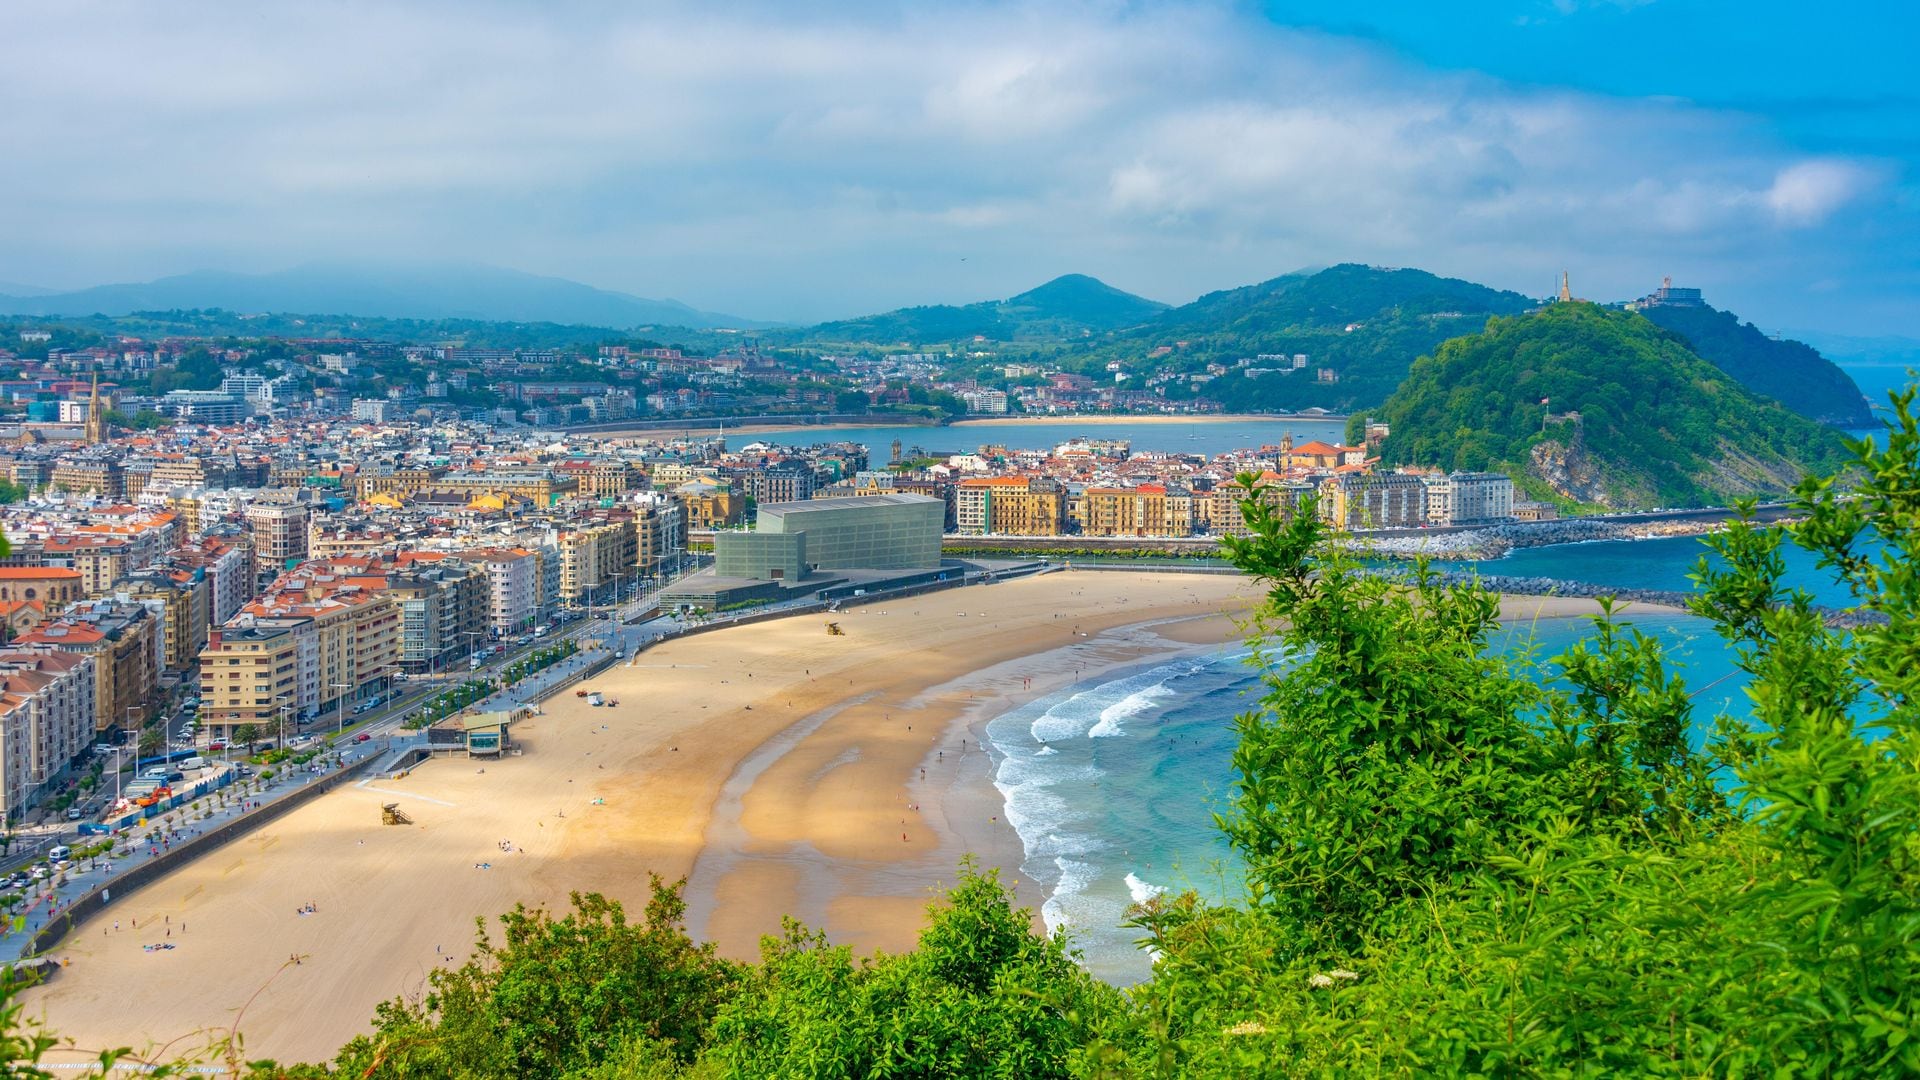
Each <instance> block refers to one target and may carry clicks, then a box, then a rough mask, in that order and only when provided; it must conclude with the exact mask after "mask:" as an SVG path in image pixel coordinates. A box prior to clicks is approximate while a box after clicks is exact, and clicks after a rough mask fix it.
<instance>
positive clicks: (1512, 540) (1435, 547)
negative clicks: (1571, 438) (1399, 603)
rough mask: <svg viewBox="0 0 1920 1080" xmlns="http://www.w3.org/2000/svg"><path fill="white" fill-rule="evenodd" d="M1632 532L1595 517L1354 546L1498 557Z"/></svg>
mask: <svg viewBox="0 0 1920 1080" xmlns="http://www.w3.org/2000/svg"><path fill="white" fill-rule="evenodd" d="M1633 535H1634V534H1633V533H1631V532H1629V531H1628V529H1627V528H1625V527H1623V526H1621V525H1619V524H1616V523H1615V522H1611V521H1605V520H1600V519H1595V518H1567V519H1565V520H1562V521H1528V522H1513V523H1511V524H1506V525H1489V526H1487V527H1486V528H1484V529H1467V530H1465V531H1462V532H1436V533H1422V534H1420V535H1417V536H1373V537H1357V538H1355V541H1354V546H1355V547H1356V549H1358V551H1359V552H1360V553H1361V554H1363V555H1370V556H1374V557H1377V558H1386V559H1413V558H1418V557H1420V556H1423V555H1424V556H1426V557H1427V558H1429V559H1449V560H1452V559H1461V560H1473V561H1481V560H1485V559H1497V558H1499V557H1500V556H1502V555H1505V554H1506V553H1507V552H1509V551H1512V550H1513V549H1515V548H1523V547H1545V546H1547V545H1548V544H1579V543H1585V542H1587V541H1590V540H1626V539H1629V538H1631V537H1632V536H1633Z"/></svg>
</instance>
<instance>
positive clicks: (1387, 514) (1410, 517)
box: [1320, 473, 1427, 529]
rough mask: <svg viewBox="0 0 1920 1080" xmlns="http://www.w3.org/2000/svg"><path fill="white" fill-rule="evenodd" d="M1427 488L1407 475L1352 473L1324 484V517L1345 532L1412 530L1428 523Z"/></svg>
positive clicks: (1321, 515) (1322, 488)
mask: <svg viewBox="0 0 1920 1080" xmlns="http://www.w3.org/2000/svg"><path fill="white" fill-rule="evenodd" d="M1426 500H1427V493H1426V485H1425V484H1423V483H1421V481H1420V478H1419V477H1418V476H1412V475H1409V474H1407V473H1348V474H1345V475H1343V476H1337V477H1331V478H1329V479H1327V480H1326V481H1325V482H1324V483H1322V484H1321V488H1320V517H1321V520H1323V521H1326V522H1327V523H1328V524H1331V525H1333V526H1335V527H1336V528H1341V529H1409V528H1415V527H1417V526H1419V525H1420V524H1421V522H1423V521H1425V520H1426V514H1427V501H1426Z"/></svg>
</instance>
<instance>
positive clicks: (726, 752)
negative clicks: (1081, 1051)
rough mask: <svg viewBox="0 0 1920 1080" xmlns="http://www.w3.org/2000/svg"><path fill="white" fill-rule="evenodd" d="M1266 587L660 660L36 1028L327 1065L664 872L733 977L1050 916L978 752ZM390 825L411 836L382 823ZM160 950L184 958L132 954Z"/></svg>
mask: <svg viewBox="0 0 1920 1080" xmlns="http://www.w3.org/2000/svg"><path fill="white" fill-rule="evenodd" d="M1249 585H1250V583H1249V582H1247V581H1246V580H1245V579H1241V578H1235V577H1228V576H1224V575H1192V574H1167V573H1153V572H1140V573H1113V572H1100V573H1085V574H1075V573H1072V572H1065V571H1062V572H1056V573H1052V574H1046V575H1040V576H1036V577H1031V578H1021V579H1015V580H1012V581H1005V582H1000V583H997V584H992V585H983V586H977V587H972V588H968V589H961V590H952V591H950V592H944V593H936V594H927V595H923V596H918V597H909V598H905V599H902V600H886V601H876V602H875V603H873V604H870V605H866V606H863V607H856V608H852V609H848V610H845V611H842V612H841V613H839V619H840V621H841V622H842V625H843V626H844V627H845V628H846V629H847V631H848V635H847V636H846V637H835V638H829V637H827V636H826V635H825V634H824V633H823V632H822V631H821V629H820V626H819V625H818V623H817V621H816V620H814V619H811V618H800V617H794V618H788V619H781V620H771V621H768V622H765V623H757V624H750V625H746V626H740V627H733V628H729V629H727V630H724V631H720V632H716V633H712V634H705V635H698V636H695V637H690V638H685V639H680V640H677V641H671V642H668V643H664V644H662V645H661V646H658V647H656V648H655V649H652V650H649V651H647V652H644V653H641V654H639V656H638V657H636V658H635V659H634V661H633V662H632V663H631V664H630V665H616V666H615V667H613V668H610V669H608V670H606V671H604V672H602V673H601V674H599V675H597V676H595V677H594V678H593V679H591V680H590V684H591V686H592V687H593V688H594V689H598V690H601V691H602V692H603V693H606V694H607V695H608V696H609V697H611V698H614V699H620V698H624V699H626V703H625V704H624V705H622V706H621V707H619V708H617V709H611V710H609V709H595V708H592V707H590V706H588V705H587V704H586V703H585V701H584V700H582V699H579V698H576V697H573V696H570V695H562V696H560V697H556V698H550V699H548V700H547V701H546V702H545V703H544V706H543V711H542V713H541V714H540V715H537V716H534V717H532V718H530V719H529V721H528V722H527V723H526V724H524V725H523V726H519V727H516V733H515V742H516V744H517V750H518V751H519V752H518V753H516V754H513V755H509V756H507V757H504V758H501V759H497V760H491V761H487V762H485V763H478V762H474V761H470V760H465V759H440V760H436V761H434V762H431V763H428V764H426V765H423V766H421V767H419V768H417V769H415V770H413V771H412V772H411V773H410V774H408V775H406V776H403V777H396V778H392V779H383V780H369V781H364V782H362V783H359V784H354V785H349V786H345V787H342V788H340V789H339V790H337V791H334V792H330V793H328V794H326V795H324V796H321V797H319V798H317V799H315V800H313V801H312V802H311V803H309V804H307V805H305V806H303V807H301V808H299V809H297V810H295V811H293V812H291V813H289V814H287V815H286V816H285V817H283V818H281V819H279V820H278V821H276V822H274V823H272V824H271V825H269V826H266V827H264V828H262V829H260V830H259V831H258V832H256V833H254V834H251V835H249V836H248V837H246V838H244V839H241V840H237V841H235V842H233V843H232V844H230V845H228V846H226V847H224V848H222V849H221V850H220V851H219V852H216V853H211V854H209V855H208V856H206V857H203V858H201V859H198V860H195V861H194V862H192V863H189V864H187V865H184V866H182V867H180V868H178V869H176V870H174V871H172V872H170V873H169V874H168V875H166V876H165V877H163V878H161V879H159V880H157V881H155V882H154V883H153V884H152V885H149V886H147V887H145V888H143V889H142V890H140V891H139V892H137V893H134V894H131V895H129V896H127V897H125V898H124V899H117V900H116V901H115V902H114V903H113V905H112V906H111V907H110V908H109V909H108V910H107V911H106V912H105V913H104V914H103V915H101V916H97V917H95V918H93V919H91V920H89V921H88V922H86V923H85V924H83V925H82V926H80V927H78V928H77V929H76V931H75V932H74V934H73V935H72V936H71V937H70V939H69V940H68V941H67V942H65V943H63V945H62V946H61V947H60V948H59V949H58V950H56V956H57V957H58V958H60V959H62V960H66V961H70V963H71V966H68V967H65V968H63V969H62V970H61V972H60V975H59V976H58V977H57V978H56V979H54V980H52V981H51V982H50V983H48V984H47V985H45V986H42V987H35V988H33V989H31V990H29V991H28V992H27V993H28V997H27V1007H28V1010H29V1015H34V1016H37V1017H40V1018H43V1019H44V1020H45V1021H46V1022H47V1023H48V1024H49V1026H50V1027H51V1028H52V1029H53V1030H56V1031H58V1032H60V1033H61V1034H62V1035H63V1036H64V1037H67V1038H71V1039H74V1040H76V1041H77V1042H78V1044H79V1045H81V1046H104V1045H133V1046H136V1047H139V1046H141V1045H143V1044H145V1043H152V1044H161V1043H168V1042H170V1041H174V1040H181V1039H182V1038H183V1037H184V1039H185V1041H180V1042H176V1043H175V1047H176V1051H177V1052H190V1051H191V1050H193V1049H194V1048H196V1047H197V1046H198V1045H199V1042H201V1041H204V1040H205V1039H206V1038H210V1037H216V1036H218V1035H219V1034H222V1033H223V1029H224V1027H225V1026H226V1025H230V1024H231V1023H232V1021H233V1017H234V1015H235V1011H236V1010H238V1009H240V1008H241V1007H242V1006H243V1005H244V1006H245V1008H246V1019H245V1022H244V1024H243V1025H242V1028H243V1031H244V1034H245V1035H246V1038H247V1047H248V1055H249V1057H262V1056H271V1057H276V1058H278V1059H280V1060H282V1061H301V1060H305V1061H317V1060H323V1059H325V1058H327V1057H330V1056H331V1054H332V1053H333V1052H334V1051H335V1050H336V1049H337V1048H338V1047H339V1046H340V1045H341V1044H342V1043H344V1042H345V1041H346V1040H347V1039H348V1038H350V1037H352V1036H353V1035H354V1034H356V1033H359V1032H362V1031H364V1030H366V1028H367V1025H368V1023H369V1021H370V1020H371V1018H372V1016H373V1008H374V1006H375V1005H377V1004H378V1003H379V1002H381V1001H385V1000H388V999H391V998H393V997H395V996H398V995H406V994H417V993H419V992H421V991H422V989H423V988H424V986H425V984H426V976H427V974H428V973H429V972H430V971H431V970H432V969H433V968H434V967H436V966H441V965H444V964H457V963H459V962H461V961H463V960H464V959H465V958H466V955H467V950H468V945H467V944H466V943H468V942H471V941H472V939H473V929H474V921H475V919H476V918H477V919H480V920H482V921H483V922H484V923H485V924H486V925H487V926H488V927H490V928H497V926H498V923H497V918H498V916H499V915H501V914H503V913H505V912H507V911H509V910H511V909H512V908H513V907H514V905H515V904H518V903H526V904H528V905H529V906H544V907H546V908H547V909H548V910H550V911H554V912H556V913H564V912H565V911H566V910H567V908H568V904H567V897H568V895H569V894H570V893H571V892H575V891H579V892H600V893H603V894H605V895H607V896H609V897H610V898H612V899H616V900H619V901H620V902H621V903H623V904H624V905H625V906H626V907H627V909H628V910H629V912H637V911H638V910H639V909H640V908H641V907H642V906H643V905H644V903H645V900H646V893H647V873H648V872H649V871H652V872H657V873H659V874H660V875H661V876H662V877H663V878H664V879H665V880H667V881H674V880H677V879H681V878H686V879H687V880H688V882H689V885H688V888H687V890H686V896H687V900H688V904H689V913H688V915H689V917H688V926H689V930H690V931H691V932H693V933H694V934H695V935H696V936H697V937H701V938H703V939H707V940H713V941H714V942H715V943H716V944H717V945H718V946H719V947H720V948H721V950H722V951H723V953H724V954H726V955H729V956H734V957H741V958H752V957H755V956H756V955H757V945H758V941H759V938H760V936H761V935H763V934H771V933H777V932H778V929H779V925H780V924H779V919H780V916H782V915H787V914H792V915H794V916H796V917H798V918H800V919H801V920H802V921H803V922H805V923H807V924H808V925H809V926H812V927H815V928H819V929H824V930H825V931H827V932H828V934H829V935H830V936H831V938H832V939H833V940H834V941H835V943H836V944H846V945H850V946H852V947H854V948H855V949H856V950H857V951H859V952H861V953H868V952H871V951H873V950H874V949H880V948H884V949H886V950H887V951H889V952H897V951H901V950H905V949H910V948H912V947H913V946H914V944H915V941H916V940H917V936H918V933H919V931H920V929H921V927H922V925H923V922H924V912H925V909H926V906H927V904H928V902H929V901H930V900H932V899H933V898H934V897H935V896H936V895H937V894H938V893H939V892H940V891H942V890H943V888H944V887H945V886H948V885H951V883H952V881H953V879H954V869H955V866H956V865H957V863H958V861H959V857H960V855H961V854H962V853H965V852H975V853H978V855H979V856H980V862H981V865H982V866H983V868H988V867H998V868H1000V869H1001V879H1002V880H1003V881H1004V882H1007V883H1009V884H1012V885H1013V886H1014V890H1015V894H1016V896H1017V897H1018V900H1019V902H1020V903H1021V904H1022V905H1023V906H1028V907H1031V908H1033V909H1034V910H1035V912H1036V913H1038V912H1040V911H1041V910H1042V904H1043V902H1044V900H1045V899H1046V896H1045V892H1044V890H1042V889H1041V888H1040V886H1039V884H1038V883H1036V882H1034V881H1032V880H1029V879H1028V878H1027V877H1026V875H1025V873H1024V872H1023V871H1022V870H1021V866H1022V864H1023V863H1024V861H1025V859H1026V850H1025V844H1024V841H1023V840H1022V838H1020V837H1019V835H1018V834H1017V833H1016V832H1015V831H1014V828H1013V826H1012V824H1011V823H1010V822H1009V821H1008V817H1007V811H1006V801H1005V799H1004V797H1003V796H1002V794H1001V791H1000V789H999V788H998V787H996V786H995V784H994V779H995V772H996V770H997V769H998V766H999V761H998V758H997V757H996V755H994V754H993V753H992V752H991V750H990V749H989V748H988V747H987V746H986V745H985V742H984V740H985V737H986V731H985V727H986V725H987V724H989V723H991V722H992V721H993V720H994V719H996V718H998V717H1000V716H1002V715H1004V714H1005V713H1006V712H1007V711H1008V710H1010V709H1013V708H1017V707H1019V706H1020V705H1021V704H1023V703H1026V702H1030V701H1032V700H1035V699H1037V698H1040V697H1042V696H1045V695H1047V694H1051V693H1057V692H1059V691H1060V690H1062V689H1066V688H1069V687H1071V686H1073V685H1074V684H1076V683H1077V682H1081V681H1086V682H1088V683H1089V684H1091V683H1092V682H1094V681H1097V680H1099V679H1101V678H1104V677H1107V675H1108V673H1110V672H1112V671H1114V670H1116V669H1119V668H1123V667H1126V666H1128V665H1137V664H1140V663H1142V662H1146V661H1156V660H1159V659H1163V658H1169V657H1173V656H1177V655H1181V654H1184V653H1191V652H1193V651H1196V650H1202V649H1205V648H1209V647H1214V646H1217V645H1218V644H1220V643H1224V642H1230V641H1234V640H1238V639H1239V638H1241V637H1242V636H1244V634H1243V630H1244V628H1243V626H1242V625H1241V624H1240V623H1238V622H1236V620H1237V619H1240V618H1243V617H1244V615H1245V614H1247V613H1249V611H1250V607H1251V605H1252V603H1254V602H1255V601H1256V600H1257V598H1258V593H1257V590H1255V589H1253V588H1250V587H1249ZM1591 610H1593V605H1592V604H1591V602H1585V601H1573V600H1568V599H1564V598H1553V597H1547V598H1538V599H1536V600H1531V601H1527V602H1525V603H1522V604H1519V605H1516V606H1515V607H1514V608H1513V610H1512V611H1511V612H1510V613H1509V614H1510V616H1511V617H1512V618H1516V619H1526V618H1540V617H1554V616H1559V615H1578V614H1584V613H1587V612H1589V611H1591ZM956 744H958V745H956ZM922 769H924V770H925V775H924V777H922V775H921V772H920V770H922ZM392 801H400V802H402V803H403V805H405V807H406V808H407V810H408V811H409V813H410V814H412V815H413V817H414V820H415V824H414V825H413V826H411V827H406V828H389V827H382V826H381V825H380V824H379V823H378V822H379V807H380V805H381V804H382V803H385V802H392ZM903 836H904V837H905V839H902V837H903ZM307 903H312V904H314V905H316V907H317V911H316V913H314V914H312V915H308V916H293V917H290V916H289V915H288V912H290V911H294V910H295V909H296V908H299V907H301V906H303V905H304V904H307ZM127 920H135V921H137V923H138V924H139V926H140V927H141V929H140V930H139V931H137V932H136V931H134V930H133V927H132V925H131V923H128V924H127V925H126V928H125V929H122V925H123V922H124V921H127ZM189 924H190V925H191V926H192V928H193V932H192V933H191V934H188V933H187V932H186V929H187V926H188V925H189ZM156 926H165V927H168V928H169V931H170V932H169V934H168V936H169V937H170V938H171V939H172V940H173V941H174V942H176V943H177V944H178V946H179V948H178V950H177V951H169V952H165V953H158V954H156V953H148V952H145V951H143V949H142V948H141V946H142V944H143V943H145V942H146V941H147V940H148V939H149V938H150V937H153V936H157V935H153V934H152V931H151V930H149V929H147V928H148V927H156ZM172 929H177V930H178V931H179V932H178V933H177V934H174V933H171V930H172ZM496 932H497V929H496ZM290 954H291V955H297V956H299V957H301V963H300V964H298V965H294V964H293V963H292V962H291V960H290ZM181 980H186V981H187V982H188V983H189V984H190V985H192V986H193V987H194V993H193V994H191V995H182V994H179V993H178V992H177V987H178V984H179V983H180V981H181ZM195 1032H199V1033H202V1034H200V1035H198V1036H196V1035H194V1034H193V1033H195ZM69 1053H72V1052H69ZM84 1056H86V1055H78V1056H75V1057H74V1058H73V1059H74V1060H79V1058H80V1057H84ZM55 1060H64V1058H61V1057H56V1059H55Z"/></svg>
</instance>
